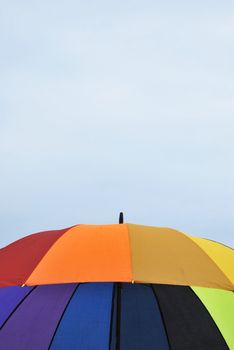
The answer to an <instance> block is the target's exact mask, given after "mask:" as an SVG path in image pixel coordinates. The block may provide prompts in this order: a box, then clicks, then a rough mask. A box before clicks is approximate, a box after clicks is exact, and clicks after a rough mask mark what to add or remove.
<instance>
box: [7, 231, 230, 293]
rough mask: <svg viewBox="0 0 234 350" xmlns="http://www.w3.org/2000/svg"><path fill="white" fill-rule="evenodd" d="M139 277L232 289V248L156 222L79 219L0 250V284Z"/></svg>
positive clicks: (138, 279) (144, 280)
mask: <svg viewBox="0 0 234 350" xmlns="http://www.w3.org/2000/svg"><path fill="white" fill-rule="evenodd" d="M73 282H140V283H162V284H176V285H193V286H200V287H211V288H221V289H225V290H234V253H233V250H232V249H230V248H228V247H226V246H224V245H222V244H219V243H216V242H213V241H209V240H206V239H202V238H196V237H192V236H190V235H187V234H185V233H182V232H179V231H176V230H173V229H169V228H160V227H149V226H141V225H132V224H121V225H119V224H117V225H77V226H74V227H71V228H68V229H64V230H60V231H47V232H41V233H37V234H33V235H30V236H27V237H25V238H23V239H20V240H18V241H16V242H14V243H12V244H10V245H9V246H7V247H5V248H3V249H1V250H0V286H2V287H4V286H11V285H28V286H30V285H40V284H52V283H73Z"/></svg>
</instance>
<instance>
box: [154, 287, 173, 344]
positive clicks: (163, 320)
mask: <svg viewBox="0 0 234 350" xmlns="http://www.w3.org/2000/svg"><path fill="white" fill-rule="evenodd" d="M150 287H151V289H152V292H153V295H154V298H155V301H156V303H157V305H158V309H159V312H160V316H161V319H162V323H163V326H164V330H165V334H166V338H167V342H168V347H169V349H170V350H172V345H171V344H170V338H169V334H168V331H167V326H166V322H165V319H164V316H163V312H162V309H161V306H160V303H159V300H158V298H157V295H156V292H155V290H154V288H153V285H152V283H150Z"/></svg>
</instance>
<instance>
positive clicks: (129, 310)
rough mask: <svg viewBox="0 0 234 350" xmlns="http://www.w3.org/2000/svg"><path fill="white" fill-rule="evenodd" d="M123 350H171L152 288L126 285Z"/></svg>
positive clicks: (123, 294)
mask: <svg viewBox="0 0 234 350" xmlns="http://www.w3.org/2000/svg"><path fill="white" fill-rule="evenodd" d="M120 349H121V350H146V349H147V350H150V349H157V350H169V346H168V342H167V337H166V333H165V329H164V325H163V323H162V319H161V315H160V311H159V307H158V304H157V301H156V299H155V296H154V293H153V291H152V289H151V286H150V285H139V284H127V283H123V284H122V296H121V329H120Z"/></svg>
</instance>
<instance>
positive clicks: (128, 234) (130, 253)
mask: <svg viewBox="0 0 234 350" xmlns="http://www.w3.org/2000/svg"><path fill="white" fill-rule="evenodd" d="M126 228H127V236H128V245H129V261H130V270H131V282H132V283H134V276H133V261H132V249H131V247H132V246H131V237H130V232H129V224H126Z"/></svg>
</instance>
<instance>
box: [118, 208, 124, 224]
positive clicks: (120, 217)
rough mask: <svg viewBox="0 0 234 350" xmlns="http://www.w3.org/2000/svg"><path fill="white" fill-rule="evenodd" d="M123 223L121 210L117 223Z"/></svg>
mask: <svg viewBox="0 0 234 350" xmlns="http://www.w3.org/2000/svg"><path fill="white" fill-rule="evenodd" d="M123 223H124V216H123V213H122V211H121V213H119V224H123Z"/></svg>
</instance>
